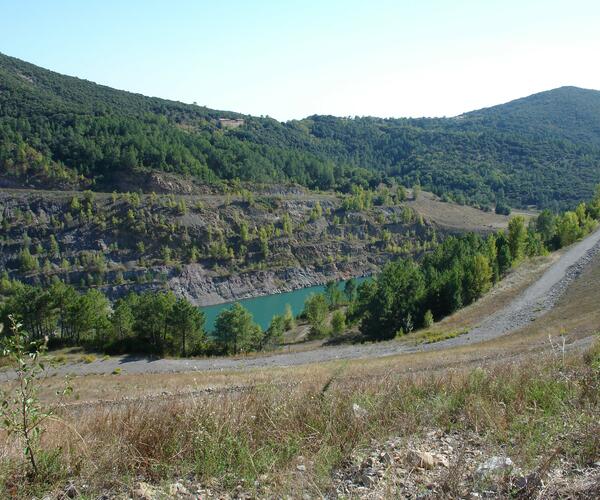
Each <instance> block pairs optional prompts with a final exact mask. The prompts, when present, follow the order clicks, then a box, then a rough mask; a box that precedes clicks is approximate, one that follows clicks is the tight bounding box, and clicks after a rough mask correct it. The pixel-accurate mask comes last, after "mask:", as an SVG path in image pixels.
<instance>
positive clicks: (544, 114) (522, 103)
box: [461, 87, 600, 146]
mask: <svg viewBox="0 0 600 500" xmlns="http://www.w3.org/2000/svg"><path fill="white" fill-rule="evenodd" d="M461 118H463V119H465V120H466V121H468V123H469V124H470V125H471V126H482V127H486V128H494V129H496V130H500V131H506V132H509V133H519V134H525V135H527V136H531V137H537V138H539V139H540V140H543V139H548V138H557V139H567V140H570V141H573V142H576V143H580V144H590V145H593V146H600V92H599V91H597V90H587V89H581V88H577V87H561V88H558V89H555V90H549V91H546V92H540V93H539V94H534V95H532V96H529V97H524V98H522V99H516V100H514V101H511V102H509V103H506V104H501V105H499V106H493V107H491V108H486V109H481V110H478V111H472V112H471V113H467V114H465V115H462V117H461Z"/></svg>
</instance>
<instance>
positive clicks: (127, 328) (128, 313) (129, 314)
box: [110, 298, 135, 341]
mask: <svg viewBox="0 0 600 500" xmlns="http://www.w3.org/2000/svg"><path fill="white" fill-rule="evenodd" d="M134 321H135V316H134V315H133V311H132V309H131V305H130V301H129V300H127V299H126V298H123V299H119V300H117V302H116V303H115V306H114V309H113V313H112V315H111V317H110V323H111V326H112V332H113V336H114V337H115V338H116V339H117V340H119V341H121V340H124V339H125V338H127V337H131V336H133V325H134Z"/></svg>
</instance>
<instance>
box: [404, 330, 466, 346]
mask: <svg viewBox="0 0 600 500" xmlns="http://www.w3.org/2000/svg"><path fill="white" fill-rule="evenodd" d="M465 333H469V330H468V329H467V328H464V329H461V330H454V331H449V332H448V331H443V330H437V331H436V330H427V331H424V332H419V333H418V334H416V335H415V336H414V338H413V340H414V341H415V342H416V343H417V344H434V343H435V342H441V341H442V340H448V339H453V338H455V337H458V336H460V335H464V334H465Z"/></svg>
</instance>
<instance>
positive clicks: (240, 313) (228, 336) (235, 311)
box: [214, 302, 263, 354]
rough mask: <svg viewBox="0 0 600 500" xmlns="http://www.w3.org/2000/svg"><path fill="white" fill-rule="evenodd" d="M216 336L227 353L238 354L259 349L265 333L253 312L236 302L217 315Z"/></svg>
mask: <svg viewBox="0 0 600 500" xmlns="http://www.w3.org/2000/svg"><path fill="white" fill-rule="evenodd" d="M214 336H215V338H216V339H217V341H218V342H219V343H220V344H221V345H222V346H223V350H224V351H225V352H226V353H230V354H238V353H240V352H249V351H252V350H255V349H258V348H259V347H260V343H261V340H262V336H263V333H262V330H261V329H260V327H259V326H258V325H257V324H256V323H254V321H253V320H252V314H250V312H249V311H248V310H247V309H245V308H244V307H243V306H241V305H240V304H239V303H237V302H236V303H235V304H234V305H233V306H232V307H230V308H229V309H224V310H223V311H221V312H220V313H219V315H218V316H217V319H216V321H215V330H214Z"/></svg>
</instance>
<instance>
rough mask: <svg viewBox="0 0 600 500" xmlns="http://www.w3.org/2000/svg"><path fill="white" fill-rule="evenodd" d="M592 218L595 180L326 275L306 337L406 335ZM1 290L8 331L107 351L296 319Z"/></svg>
mask: <svg viewBox="0 0 600 500" xmlns="http://www.w3.org/2000/svg"><path fill="white" fill-rule="evenodd" d="M599 219H600V186H598V187H597V188H596V194H595V196H594V198H593V200H592V201H591V202H590V203H589V204H585V203H580V204H579V205H578V206H577V208H576V209H575V210H573V211H567V212H564V213H562V214H559V215H556V214H553V213H552V212H550V211H549V210H544V211H543V212H541V213H540V214H539V215H538V216H537V217H536V218H532V219H530V221H529V223H527V222H526V219H525V218H524V217H523V216H516V217H513V218H511V219H510V221H509V224H508V229H507V231H500V232H498V233H496V234H490V235H489V236H487V237H483V236H481V235H478V234H474V233H469V234H465V235H461V236H450V237H447V238H446V239H444V240H443V241H442V242H441V243H439V244H438V245H437V246H435V247H434V248H433V250H432V251H430V252H428V253H426V254H425V255H424V256H423V257H422V258H421V259H420V260H416V259H412V258H400V259H398V260H395V261H393V262H390V263H388V264H387V265H386V266H385V267H384V268H383V270H382V272H381V273H380V274H379V275H378V276H376V277H375V278H374V279H371V280H367V281H365V282H363V283H362V284H360V285H359V286H357V284H356V281H355V280H349V281H347V282H346V284H345V287H344V290H341V289H340V288H339V287H338V285H337V283H335V282H329V283H328V284H327V285H326V287H325V291H324V293H323V294H316V295H312V296H310V297H309V298H308V299H307V300H306V302H305V306H304V311H303V312H302V314H301V318H302V319H303V320H306V321H307V322H308V323H309V324H310V336H311V337H313V338H322V337H326V336H330V335H339V334H341V333H343V332H344V331H345V330H346V328H347V325H358V327H359V329H360V332H361V333H362V335H363V336H364V338H366V339H371V340H382V339H389V338H393V337H394V336H396V335H399V334H407V333H410V332H411V331H413V330H414V329H417V328H420V327H428V326H430V325H431V324H432V323H433V322H434V321H438V320H440V319H441V318H443V317H444V316H446V315H448V314H451V313H452V312H454V311H456V310H458V309H460V308H461V307H464V306H466V305H468V304H470V303H472V302H473V301H475V300H477V299H478V298H479V297H481V296H482V295H483V294H485V293H486V292H487V291H488V290H489V289H490V288H491V287H492V285H493V284H494V283H496V282H497V281H498V280H500V279H501V278H502V277H503V276H504V275H505V274H506V273H507V272H508V271H509V269H510V268H511V267H513V266H514V265H516V264H518V263H519V262H521V261H522V260H523V259H525V258H526V257H533V256H537V255H543V254H545V253H547V252H549V251H552V250H556V249H559V248H561V247H563V246H566V245H570V244H571V243H573V242H575V241H576V240H577V239H579V238H581V237H582V236H584V235H586V234H588V233H589V232H590V231H592V230H593V229H594V228H595V227H596V226H597V224H598V220H599ZM0 297H3V300H2V303H1V304H0V322H2V323H3V324H5V325H6V328H5V332H6V331H9V328H8V325H9V320H8V318H9V315H14V316H15V317H16V318H17V319H18V320H19V321H20V322H22V323H23V325H24V328H25V330H26V332H27V333H28V335H29V336H30V338H31V340H40V339H43V338H48V339H49V340H50V343H51V345H56V346H86V347H90V348H94V349H99V350H103V351H106V352H110V353H126V352H146V353H153V354H161V355H164V354H172V355H178V356H189V355H201V354H209V355H210V354H234V355H235V354H239V353H244V352H250V351H258V350H263V349H266V348H270V347H272V346H275V345H277V344H279V343H281V342H282V340H283V338H284V334H285V332H286V331H289V330H291V329H292V328H293V327H294V325H295V321H296V318H295V317H294V315H293V314H292V311H291V309H290V308H289V307H288V308H286V311H285V314H283V315H281V316H279V315H278V316H274V317H273V319H272V321H271V324H270V325H269V327H268V328H267V329H266V330H264V331H263V330H262V329H261V328H260V327H259V326H258V325H257V324H256V323H255V322H254V321H253V318H252V315H251V314H250V312H249V311H247V310H246V309H245V308H244V307H243V306H241V305H240V304H234V305H233V306H232V307H231V308H229V309H225V310H223V311H222V312H221V313H220V314H219V316H218V317H217V319H216V323H215V329H214V332H212V333H211V335H208V334H207V332H206V330H205V325H204V323H205V318H204V314H203V312H202V311H201V309H199V308H198V307H196V306H194V305H193V304H191V303H190V302H189V301H188V300H186V299H185V298H181V297H177V296H176V295H175V294H174V293H173V292H170V291H148V292H144V293H135V292H131V293H129V294H128V295H126V296H124V297H122V298H119V299H118V300H116V301H115V302H114V303H113V304H111V303H110V301H109V300H108V299H107V297H106V296H105V295H104V294H103V293H102V292H100V291H99V290H98V289H96V288H89V289H88V290H87V291H85V292H79V291H77V289H75V288H74V287H73V286H71V285H68V284H65V283H63V282H62V281H60V280H55V281H54V282H53V283H52V284H51V285H50V286H46V287H42V286H34V285H26V284H24V283H21V282H19V281H17V280H11V279H9V277H8V275H7V274H6V273H5V274H4V275H3V276H2V277H1V278H0Z"/></svg>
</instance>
